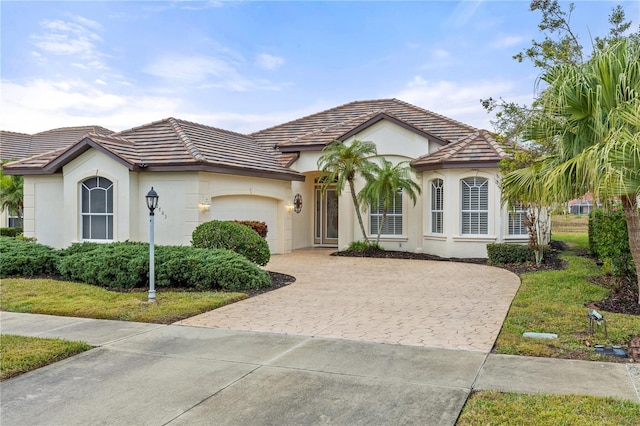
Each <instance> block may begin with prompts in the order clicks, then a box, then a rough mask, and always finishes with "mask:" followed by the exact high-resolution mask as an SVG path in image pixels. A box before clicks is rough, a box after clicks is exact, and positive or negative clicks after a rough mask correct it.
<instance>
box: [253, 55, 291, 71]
mask: <svg viewBox="0 0 640 426" xmlns="http://www.w3.org/2000/svg"><path fill="white" fill-rule="evenodd" d="M256 63H257V64H258V66H259V67H260V68H262V69H265V70H269V71H273V70H275V69H278V68H280V67H281V66H282V65H284V58H281V57H279V56H273V55H269V54H268V53H262V54H260V55H258V57H257V58H256Z"/></svg>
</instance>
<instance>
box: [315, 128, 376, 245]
mask: <svg viewBox="0 0 640 426" xmlns="http://www.w3.org/2000/svg"><path fill="white" fill-rule="evenodd" d="M375 155H377V149H376V145H375V144H374V143H373V142H369V141H360V140H354V141H353V142H351V143H350V144H348V145H347V144H345V143H344V142H342V141H334V142H333V143H331V144H330V145H327V146H326V147H325V148H324V149H323V150H322V155H321V156H320V158H319V159H318V169H319V170H320V172H321V173H320V179H321V182H322V190H323V191H326V190H327V188H328V187H329V186H331V185H334V184H335V187H336V194H337V195H338V196H340V195H341V194H342V191H343V190H344V187H345V185H346V184H349V192H350V193H351V199H352V200H353V206H354V208H355V210H356V215H357V217H358V223H359V224H360V230H361V231H362V237H363V238H364V240H365V241H366V242H367V243H369V239H368V238H367V231H366V230H365V229H364V222H363V221H362V215H361V214H360V210H361V209H360V204H359V201H358V197H357V195H356V189H355V179H356V176H357V175H358V174H361V173H363V172H366V170H368V169H369V168H370V167H371V165H372V163H371V162H370V161H369V157H372V156H375Z"/></svg>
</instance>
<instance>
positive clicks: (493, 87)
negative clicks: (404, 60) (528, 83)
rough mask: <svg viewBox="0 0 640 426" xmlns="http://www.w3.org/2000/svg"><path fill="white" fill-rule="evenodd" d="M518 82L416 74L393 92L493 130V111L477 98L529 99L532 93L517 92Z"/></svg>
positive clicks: (518, 100) (434, 110)
mask: <svg viewBox="0 0 640 426" xmlns="http://www.w3.org/2000/svg"><path fill="white" fill-rule="evenodd" d="M517 88H518V82H512V81H506V80H499V81H473V82H464V83H458V82H453V81H447V80H439V81H429V80H425V79H424V78H423V77H422V76H415V77H414V78H413V79H412V80H411V81H410V82H408V83H407V85H406V87H405V88H404V89H402V90H400V91H399V92H397V93H396V94H394V95H393V96H394V97H396V98H398V99H402V100H403V101H406V102H409V103H412V104H414V105H418V106H421V107H423V108H425V109H428V110H430V111H433V112H435V113H438V114H442V115H444V116H447V117H450V118H453V119H455V120H458V121H461V122H463V123H465V124H470V125H472V126H475V127H478V128H482V129H488V130H492V126H491V123H490V120H492V119H493V115H491V114H487V112H486V111H485V110H484V109H483V108H482V106H481V105H480V99H484V98H488V97H491V96H492V97H494V98H496V97H499V96H503V97H504V98H505V99H509V100H512V101H516V102H520V103H531V100H532V97H533V94H529V95H527V94H522V93H517V92H516V90H517Z"/></svg>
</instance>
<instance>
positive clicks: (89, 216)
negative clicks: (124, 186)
mask: <svg viewBox="0 0 640 426" xmlns="http://www.w3.org/2000/svg"><path fill="white" fill-rule="evenodd" d="M82 239H83V240H113V182H111V181H110V180H109V179H107V178H103V177H100V176H96V177H93V178H89V179H87V180H85V181H84V182H82Z"/></svg>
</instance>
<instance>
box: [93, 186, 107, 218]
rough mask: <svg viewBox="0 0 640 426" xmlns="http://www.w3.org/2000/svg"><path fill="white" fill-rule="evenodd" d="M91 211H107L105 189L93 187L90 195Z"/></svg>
mask: <svg viewBox="0 0 640 426" xmlns="http://www.w3.org/2000/svg"><path fill="white" fill-rule="evenodd" d="M90 203H91V206H90V208H91V213H106V212H107V191H105V190H103V189H93V190H92V191H91V197H90Z"/></svg>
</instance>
